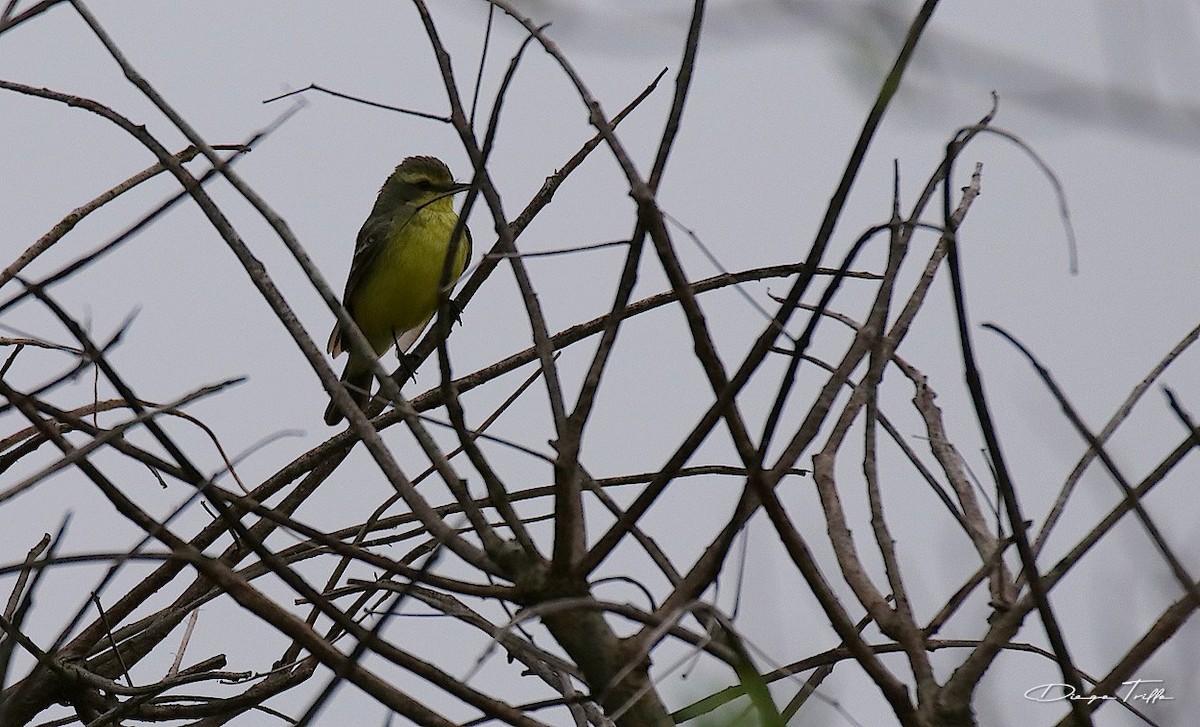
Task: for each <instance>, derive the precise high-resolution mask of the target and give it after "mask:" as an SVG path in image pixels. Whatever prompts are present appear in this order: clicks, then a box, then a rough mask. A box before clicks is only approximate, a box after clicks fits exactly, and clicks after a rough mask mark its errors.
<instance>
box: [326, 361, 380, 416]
mask: <svg viewBox="0 0 1200 727" xmlns="http://www.w3.org/2000/svg"><path fill="white" fill-rule="evenodd" d="M352 368H353V367H352V366H351V365H350V364H348V363H347V364H346V370H345V371H344V372H342V385H343V386H345V387H346V393H348V394H350V398H351V399H353V400H354V403H355V405H356V406H358V408H359V409H362V410H363V411H366V409H367V399H369V398H371V379H372V378H373V377H372V373H371V369H370V368H368V369H367V370H366V371H363V372H357V371H351V369H352ZM343 418H344V417H343V416H342V410H341V409H339V408H338V405H337V404H335V403H333V402H332V401H330V402H329V406H327V407H325V423H326V424H328V425H329V426H331V427H332V426H334V425H336V424H337V423H338V422H340V421H341V420H342V419H343Z"/></svg>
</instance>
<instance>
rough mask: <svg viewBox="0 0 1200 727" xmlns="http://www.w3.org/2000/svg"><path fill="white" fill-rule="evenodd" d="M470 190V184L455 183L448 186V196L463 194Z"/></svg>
mask: <svg viewBox="0 0 1200 727" xmlns="http://www.w3.org/2000/svg"><path fill="white" fill-rule="evenodd" d="M470 188H471V183H470V182H455V183H454V184H453V185H451V186H450V194H458V193H459V192H465V191H467V190H468V189H470Z"/></svg>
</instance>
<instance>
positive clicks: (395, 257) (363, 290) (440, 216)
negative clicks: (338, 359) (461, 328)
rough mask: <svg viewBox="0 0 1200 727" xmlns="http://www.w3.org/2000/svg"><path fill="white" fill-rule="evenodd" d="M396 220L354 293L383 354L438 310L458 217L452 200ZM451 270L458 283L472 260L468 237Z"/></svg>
mask: <svg viewBox="0 0 1200 727" xmlns="http://www.w3.org/2000/svg"><path fill="white" fill-rule="evenodd" d="M397 217H398V219H397V220H396V221H394V222H393V223H392V227H391V229H390V230H389V231H388V233H387V238H386V240H385V242H384V247H383V249H381V250H380V252H379V257H378V258H377V259H376V260H375V263H374V264H373V265H372V266H371V269H370V271H369V272H368V273H367V276H366V277H365V278H364V279H363V281H362V282H361V283H360V284H359V285H358V286H357V289H356V290H355V291H354V294H353V296H352V300H350V301H349V303H350V311H351V315H353V316H354V320H355V321H356V322H357V323H358V326H359V328H361V329H362V332H363V333H364V334H366V337H367V340H368V341H370V343H371V347H372V348H373V349H375V353H377V354H382V353H383V352H384V351H386V350H387V349H388V347H390V346H391V345H392V342H393V340H395V339H396V338H398V337H399V336H400V335H401V334H403V333H404V332H405V331H408V330H410V329H413V328H418V327H421V326H423V325H425V322H426V321H427V320H428V319H429V318H430V317H431V316H432V315H433V313H434V311H435V310H436V309H437V302H438V284H439V283H440V282H441V280H442V266H443V265H444V263H445V259H446V254H447V253H448V252H449V248H450V244H449V243H450V235H451V234H452V233H453V231H454V225H455V223H456V222H457V221H458V215H456V214H455V213H454V208H453V207H452V206H451V204H450V200H448V199H447V200H444V201H443V200H439V201H438V202H435V203H433V204H430V205H427V206H426V207H424V208H422V209H421V210H420V211H418V212H417V213H416V214H414V215H412V216H411V217H407V218H403V217H400V216H397ZM457 252H458V254H457V256H456V257H457V258H458V259H457V260H456V261H455V265H454V267H453V268H452V269H451V271H450V285H453V284H454V283H455V282H456V281H457V280H458V277H459V276H460V275H462V271H463V268H464V267H466V263H467V241H466V239H465V237H464V236H460V237H459V242H458V251H457Z"/></svg>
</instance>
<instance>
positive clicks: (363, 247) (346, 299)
mask: <svg viewBox="0 0 1200 727" xmlns="http://www.w3.org/2000/svg"><path fill="white" fill-rule="evenodd" d="M395 219H396V217H395V216H394V215H377V216H372V217H368V218H367V221H366V222H364V223H363V226H362V229H360V230H359V231H358V238H357V239H356V241H355V243H354V257H353V258H352V259H351V260H350V274H349V275H347V276H346V290H345V292H343V293H342V305H344V306H346V308H349V307H350V298H351V297H352V294H353V293H354V290H355V289H356V288H357V287H358V285H359V284H360V283H361V282H362V280H363V277H364V276H365V275H366V273H367V271H368V270H370V269H371V266H372V265H374V264H375V260H376V259H377V258H378V257H379V252H380V251H381V250H383V248H384V245H385V243H386V241H387V234H388V229H389V228H390V227H391V226H392V222H393V221H394V220H395ZM350 315H354V311H350ZM325 349H326V350H327V351H328V352H329V353H330V355H332V356H334V357H335V358H336V357H338V356H340V355H341V354H342V351H345V350H346V346H345V343H344V342H343V341H342V326H341V324H340V323H334V324H333V331H331V332H330V334H329V343H328V345H327V346H326V347H325Z"/></svg>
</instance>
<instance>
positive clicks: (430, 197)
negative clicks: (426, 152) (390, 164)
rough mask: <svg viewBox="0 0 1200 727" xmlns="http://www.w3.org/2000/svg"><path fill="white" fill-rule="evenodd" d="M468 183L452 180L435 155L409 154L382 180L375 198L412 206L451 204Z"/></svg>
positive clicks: (448, 169)
mask: <svg viewBox="0 0 1200 727" xmlns="http://www.w3.org/2000/svg"><path fill="white" fill-rule="evenodd" d="M470 186H471V185H469V184H463V183H460V182H456V181H454V176H453V175H451V174H450V168H449V167H447V166H446V165H445V164H444V163H443V162H442V160H440V159H437V158H436V157H409V158H407V159H405V160H404V161H403V162H401V163H400V166H398V167H396V170H395V171H394V172H392V175H391V176H390V177H388V179H387V181H386V182H384V183H383V189H382V190H380V193H379V198H380V201H383V200H384V199H385V198H387V199H388V201H390V202H391V203H392V204H411V205H414V206H416V207H426V206H441V205H445V206H446V207H447V208H449V207H450V206H451V198H452V197H453V196H454V195H455V194H457V193H458V192H462V191H464V190H466V189H469V188H470Z"/></svg>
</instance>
